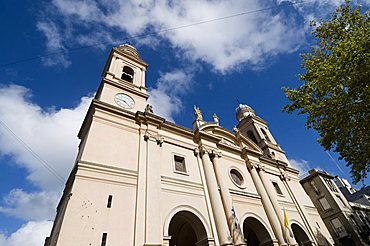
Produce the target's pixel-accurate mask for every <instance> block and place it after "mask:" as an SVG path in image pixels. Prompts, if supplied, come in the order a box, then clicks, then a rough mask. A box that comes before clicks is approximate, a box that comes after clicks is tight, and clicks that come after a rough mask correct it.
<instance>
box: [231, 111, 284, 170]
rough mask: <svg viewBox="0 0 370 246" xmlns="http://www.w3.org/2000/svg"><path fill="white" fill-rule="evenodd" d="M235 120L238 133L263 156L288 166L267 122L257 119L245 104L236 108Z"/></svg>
mask: <svg viewBox="0 0 370 246" xmlns="http://www.w3.org/2000/svg"><path fill="white" fill-rule="evenodd" d="M236 119H237V120H238V122H239V123H238V126H237V128H238V129H239V131H240V132H241V133H242V134H243V135H244V136H246V137H248V138H249V139H251V140H252V141H253V142H254V143H255V144H257V145H258V146H259V147H260V148H261V149H262V150H263V153H264V155H265V156H267V157H270V158H272V159H275V160H278V161H282V162H284V163H286V164H288V163H289V162H288V160H287V158H286V156H285V152H284V151H283V150H282V149H281V148H280V146H279V145H278V144H277V142H276V141H275V139H274V137H273V136H272V134H271V132H270V130H269V129H268V127H267V122H266V121H264V120H263V119H261V118H260V117H258V116H257V115H256V113H255V111H254V110H253V109H252V108H251V107H250V106H248V105H246V104H239V106H238V107H237V108H236Z"/></svg>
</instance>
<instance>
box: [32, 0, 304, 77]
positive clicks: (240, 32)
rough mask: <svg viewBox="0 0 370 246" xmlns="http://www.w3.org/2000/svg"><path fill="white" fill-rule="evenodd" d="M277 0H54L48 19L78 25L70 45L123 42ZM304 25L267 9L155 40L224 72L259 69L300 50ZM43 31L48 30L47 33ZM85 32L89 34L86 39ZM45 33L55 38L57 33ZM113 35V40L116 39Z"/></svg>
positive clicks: (71, 26) (161, 35) (160, 35)
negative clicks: (124, 38)
mask: <svg viewBox="0 0 370 246" xmlns="http://www.w3.org/2000/svg"><path fill="white" fill-rule="evenodd" d="M275 4H276V3H275V2H274V1H269V2H265V3H263V2H261V1H258V0H251V1H243V0H238V1H232V2H230V1H197V0H189V1H164V0H159V1H155V0H143V1H118V0H116V1H109V4H108V2H107V1H106V0H89V1H82V0H80V1H78V0H76V1H71V0H54V1H53V6H54V12H53V14H51V15H50V16H48V18H49V20H50V21H49V22H50V23H51V24H50V27H54V26H55V23H56V21H54V22H53V19H58V20H59V21H60V20H62V21H61V22H63V20H64V22H68V23H69V25H67V26H66V25H64V24H63V26H60V27H59V29H62V28H63V29H66V28H67V29H68V28H69V29H71V30H72V29H73V30H74V31H75V32H76V34H78V35H66V36H65V37H64V40H63V42H65V43H66V42H68V43H71V42H72V43H78V42H81V41H83V43H99V42H100V41H102V42H106V41H107V39H106V38H104V37H105V36H110V35H112V36H116V37H119V38H120V39H121V40H122V36H123V35H130V36H137V35H143V34H145V33H148V32H149V33H151V32H153V31H160V30H163V29H171V28H173V27H179V26H184V25H188V24H191V23H197V22H202V21H207V20H212V19H217V18H220V17H225V16H230V15H235V14H239V13H242V12H248V11H255V10H259V9H263V8H265V7H270V6H273V5H275ZM66 20H68V21H66ZM64 22H63V23H64ZM41 23H43V22H41ZM39 25H40V24H39ZM299 27H300V26H299V25H298V24H297V22H296V21H295V19H294V18H293V17H290V16H288V15H287V14H284V13H283V12H279V11H275V12H272V11H271V10H266V11H261V12H255V13H251V14H246V15H240V16H238V17H234V18H228V19H224V20H220V21H214V22H208V23H203V24H200V25H194V26H189V27H186V28H181V29H176V30H172V31H168V32H160V33H158V34H157V35H155V36H153V37H151V38H150V39H165V40H167V41H170V43H171V45H172V48H174V51H175V52H176V53H177V55H179V56H180V57H183V58H185V59H187V60H188V61H193V62H194V61H203V62H205V63H207V64H210V65H211V66H212V67H213V68H214V69H215V70H217V71H219V72H222V73H225V72H228V71H233V70H235V69H239V68H240V67H242V66H244V65H248V66H250V67H253V68H255V67H260V66H263V64H264V63H265V61H266V59H268V57H271V56H274V55H277V54H280V53H287V52H288V53H289V52H292V51H295V50H296V49H297V47H298V46H299V44H300V43H301V42H302V40H304V31H303V30H302V29H301V28H299ZM79 29H81V30H84V32H82V33H83V34H81V32H77V31H76V30H79ZM47 30H48V31H49V30H53V32H52V33H56V31H55V30H54V28H48V29H47ZM96 30H107V32H106V33H105V34H106V35H100V37H99V35H97V36H95V35H91V34H94V33H96ZM43 31H44V30H43ZM109 31H110V35H109ZM117 31H119V32H117ZM44 33H48V32H45V31H44ZM114 33H116V34H118V35H114ZM82 35H85V37H84V38H83V37H81V36H82ZM46 36H48V37H49V36H52V37H55V36H57V35H46ZM57 37H59V36H57ZM91 39H92V40H93V41H91ZM94 39H95V40H94ZM108 39H109V40H112V37H109V38H108ZM147 39H148V38H146V39H145V42H144V43H145V44H146V45H147V44H149V43H148V40H147ZM48 40H51V38H48ZM87 40H90V41H87ZM135 41H136V43H139V44H140V43H141V42H140V38H136V39H135ZM49 43H50V41H49Z"/></svg>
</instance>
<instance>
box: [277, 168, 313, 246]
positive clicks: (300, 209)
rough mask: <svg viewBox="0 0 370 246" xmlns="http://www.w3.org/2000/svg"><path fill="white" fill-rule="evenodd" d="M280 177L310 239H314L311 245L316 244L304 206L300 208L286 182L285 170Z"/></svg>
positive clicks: (287, 178) (287, 177)
mask: <svg viewBox="0 0 370 246" xmlns="http://www.w3.org/2000/svg"><path fill="white" fill-rule="evenodd" d="M280 179H281V180H282V182H283V184H284V186H285V188H286V190H287V191H288V194H289V196H290V198H291V199H292V201H293V203H294V205H295V207H296V208H297V211H298V214H299V215H300V217H301V219H302V221H303V223H304V225H305V226H306V228H307V231H308V232H309V234H310V238H311V240H314V241H313V242H312V245H315V243H316V244H317V241H316V238H315V233H314V232H313V230H312V228H311V226H310V223H309V222H308V219H307V214H306V213H305V210H304V208H302V206H301V204H299V202H298V201H297V199H296V198H295V196H294V193H293V192H292V189H291V188H290V186H289V183H288V181H289V180H290V178H289V176H288V175H287V174H286V173H285V172H282V174H281V175H280Z"/></svg>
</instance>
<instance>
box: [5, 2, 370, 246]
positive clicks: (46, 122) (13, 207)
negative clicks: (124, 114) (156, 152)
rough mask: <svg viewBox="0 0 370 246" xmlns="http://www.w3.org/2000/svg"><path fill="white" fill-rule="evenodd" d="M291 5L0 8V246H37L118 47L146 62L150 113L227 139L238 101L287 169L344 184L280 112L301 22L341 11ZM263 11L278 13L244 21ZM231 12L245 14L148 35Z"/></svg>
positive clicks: (305, 43)
mask: <svg viewBox="0 0 370 246" xmlns="http://www.w3.org/2000/svg"><path fill="white" fill-rule="evenodd" d="M261 2H263V3H261ZM357 2H358V3H359V4H363V5H364V6H369V4H370V2H369V1H368V0H364V1H357ZM289 3H290V2H289V1H257V0H248V1H242V0H240V1H223V0H219V1H164V0H163V1H152V0H148V1H129V0H127V1H119V0H115V1H108V0H85V1H81V0H74V1H72V0H52V1H30V0H29V1H28V0H24V1H17V4H15V2H14V1H10V0H5V1H2V4H1V9H0V12H1V18H2V21H1V23H0V28H1V29H0V30H1V32H2V38H1V39H0V44H1V46H0V47H1V48H0V49H1V52H0V54H1V56H0V70H1V72H0V103H1V107H0V120H1V122H3V123H4V124H5V125H3V124H2V125H0V168H1V172H0V196H1V197H0V245H16V246H18V245H41V244H42V243H41V242H43V240H44V238H45V236H46V235H47V234H49V232H50V229H51V225H52V220H53V218H54V216H55V208H56V205H57V202H58V201H59V197H60V192H61V191H62V189H63V186H64V181H65V180H66V178H67V176H68V174H69V171H70V169H71V167H72V165H73V162H74V158H75V155H76V152H77V146H78V139H77V132H78V130H79V127H80V125H81V122H82V119H83V117H84V115H85V113H86V110H87V108H88V105H89V103H90V100H91V98H92V96H93V94H94V92H95V91H96V89H97V88H98V85H99V83H100V79H101V72H102V69H103V67H104V64H105V62H106V59H107V57H108V54H109V51H110V49H111V47H112V46H116V45H118V44H121V43H127V42H128V41H129V42H130V43H131V44H133V45H134V46H135V47H136V48H137V49H138V51H139V53H140V55H141V57H142V58H143V59H144V60H145V61H146V62H147V63H148V64H149V67H148V71H147V78H146V83H147V87H148V88H149V93H150V96H151V98H150V102H151V103H152V104H153V108H154V112H155V113H157V114H160V115H162V116H165V117H166V118H167V119H170V120H172V121H174V122H176V123H178V124H181V125H184V126H186V127H189V128H190V127H191V123H192V121H193V105H197V106H199V107H200V108H201V110H202V111H203V117H204V118H205V120H212V115H213V113H216V114H217V115H218V116H219V118H220V124H221V125H222V126H223V127H226V128H228V129H232V128H233V126H234V125H235V124H237V122H236V119H235V108H236V107H237V100H239V101H240V102H242V103H245V104H248V105H249V106H251V107H252V108H253V109H254V110H255V111H256V114H257V115H259V116H260V117H262V118H263V119H264V120H266V121H267V122H268V123H269V128H270V130H271V132H272V134H273V135H274V137H275V139H276V140H277V142H278V143H279V144H280V145H281V146H282V148H283V149H284V150H285V151H286V153H287V156H288V159H289V160H291V163H292V164H293V165H296V167H297V168H299V169H300V170H302V171H303V172H304V171H307V170H308V169H310V168H322V169H325V170H327V171H328V172H330V173H332V174H334V175H340V176H343V177H344V178H347V179H349V180H350V176H349V169H348V168H346V167H345V165H344V163H343V162H342V161H338V160H337V155H336V154H335V153H330V154H331V155H332V156H333V158H334V159H335V161H333V160H331V158H330V157H329V155H328V154H327V153H325V151H324V150H323V149H322V148H321V147H320V145H319V144H318V143H317V142H316V139H317V138H318V135H317V134H316V133H315V132H314V131H312V130H307V129H306V127H305V117H304V116H296V115H288V114H286V113H282V112H281V108H282V107H283V106H284V105H285V104H286V103H287V100H286V98H285V95H284V93H283V91H282V90H281V87H282V86H289V87H297V86H299V82H298V80H297V78H296V75H297V74H298V73H299V72H300V71H301V70H300V69H301V68H300V63H301V59H300V56H299V54H300V53H302V52H307V51H309V47H310V45H312V44H313V43H312V42H313V40H312V39H311V37H310V31H311V29H310V27H309V21H310V20H312V19H317V18H325V17H327V16H328V13H330V12H331V11H333V10H334V9H335V7H337V6H338V4H339V1H334V0H333V1H331V0H322V1H319V0H317V1H316V0H311V1H303V3H302V4H293V5H289ZM283 5H284V6H283ZM271 6H280V7H277V8H273V9H267V10H264V11H258V12H254V13H248V12H251V11H255V10H261V9H266V8H269V7H271ZM239 13H248V14H243V15H239V16H236V17H232V18H226V19H223V20H218V21H212V22H208V23H203V24H199V25H193V26H189V27H185V28H179V29H175V30H172V31H167V32H158V31H160V30H164V29H171V28H174V27H179V26H184V25H189V24H192V23H198V22H203V21H206V20H214V19H218V18H221V17H226V16H232V15H235V14H239ZM154 32H157V33H156V34H152V35H146V34H148V33H154ZM127 37H131V38H130V39H128V38H127ZM138 37H141V38H138ZM96 44H98V45H96ZM86 46H91V47H88V48H87V47H86ZM80 47H85V48H81V49H80ZM56 51H57V54H54V55H48V56H43V57H42V58H37V59H31V60H28V61H23V62H22V60H24V59H27V58H35V57H37V56H40V55H41V56H42V55H45V54H50V53H55V52H56ZM60 51H62V52H60ZM12 62H14V63H13V64H9V63H12ZM2 65H3V66H2ZM157 105H161V106H157ZM14 135H15V136H17V137H18V139H17V137H15V136H14ZM30 149H31V150H32V151H30ZM335 163H337V164H338V165H339V166H340V167H339V168H338V166H337V165H336V164H335ZM45 166H51V167H52V168H53V170H55V172H56V173H57V175H55V174H52V173H50V172H49V171H48V170H47V168H46V167H45ZM368 181H369V179H367V180H366V183H367V184H368V183H369V182H368Z"/></svg>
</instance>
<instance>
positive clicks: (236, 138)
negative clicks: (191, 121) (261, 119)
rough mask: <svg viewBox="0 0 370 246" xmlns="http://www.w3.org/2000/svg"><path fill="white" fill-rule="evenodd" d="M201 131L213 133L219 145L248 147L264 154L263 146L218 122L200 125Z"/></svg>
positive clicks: (235, 147)
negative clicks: (219, 124) (221, 125)
mask: <svg viewBox="0 0 370 246" xmlns="http://www.w3.org/2000/svg"><path fill="white" fill-rule="evenodd" d="M199 131H200V132H204V133H206V134H207V135H211V136H212V137H213V139H217V140H216V141H217V145H221V146H228V147H230V148H233V149H235V150H236V149H239V150H242V149H243V148H247V149H249V150H251V152H254V153H255V154H260V155H262V154H263V151H262V150H261V148H260V147H259V146H258V145H257V144H255V143H254V142H253V141H252V140H250V139H249V138H247V137H245V136H244V135H242V134H241V133H240V132H236V133H235V132H232V131H229V130H228V129H226V128H223V127H220V126H218V125H217V124H214V123H213V124H212V123H211V124H204V125H202V126H201V127H199Z"/></svg>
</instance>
